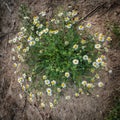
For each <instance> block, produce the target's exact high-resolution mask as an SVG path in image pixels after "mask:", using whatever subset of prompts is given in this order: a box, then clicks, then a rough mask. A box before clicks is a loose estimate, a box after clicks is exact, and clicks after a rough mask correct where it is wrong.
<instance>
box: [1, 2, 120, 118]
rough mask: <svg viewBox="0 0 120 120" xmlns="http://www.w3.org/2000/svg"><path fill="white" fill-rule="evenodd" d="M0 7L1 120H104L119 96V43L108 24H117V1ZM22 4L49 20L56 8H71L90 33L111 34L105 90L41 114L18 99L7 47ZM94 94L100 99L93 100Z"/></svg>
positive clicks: (119, 12) (119, 16)
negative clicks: (86, 23)
mask: <svg viewBox="0 0 120 120" xmlns="http://www.w3.org/2000/svg"><path fill="white" fill-rule="evenodd" d="M0 3H1V4H0V120H104V117H105V116H106V115H107V113H108V112H109V110H110V108H111V106H112V105H113V100H114V98H115V97H117V96H120V46H118V42H119V41H120V40H118V39H116V37H115V35H114V34H113V33H111V32H110V28H109V27H110V25H109V24H111V23H118V24H120V1H119V0H0ZM21 3H26V4H27V5H28V6H29V7H30V8H31V10H32V11H33V14H34V15H36V14H37V13H39V12H40V11H41V10H46V11H47V12H48V14H49V15H48V17H50V16H52V14H53V12H55V11H56V10H57V8H59V7H63V8H66V7H67V6H68V5H71V6H73V8H74V9H77V10H78V11H79V16H80V17H83V18H85V19H84V20H83V21H86V22H87V21H89V22H91V23H92V24H93V26H94V27H93V31H95V32H102V33H105V34H106V33H107V32H108V31H109V32H110V33H111V35H112V38H113V41H112V43H111V44H112V47H111V48H110V50H109V52H108V53H107V58H108V61H107V62H108V67H109V69H111V70H112V71H113V72H112V74H109V73H108V72H105V73H102V74H101V78H103V82H104V83H105V86H104V88H102V89H96V90H95V91H94V92H93V95H89V96H86V95H81V96H80V97H79V98H77V99H75V98H73V99H71V100H70V101H69V102H68V101H64V100H62V99H61V102H60V104H59V105H58V106H57V107H56V108H55V109H53V110H50V109H48V110H40V109H38V107H37V106H36V105H33V104H30V103H29V102H28V101H26V99H25V96H24V98H23V99H20V97H19V93H21V89H20V87H19V84H18V83H17V81H16V75H15V74H14V68H13V67H12V59H11V57H12V56H11V48H12V46H11V45H10V44H8V40H9V39H11V38H12V37H13V36H15V34H16V33H17V31H18V28H19V25H20V22H19V17H18V15H19V13H18V9H19V6H20V5H21ZM99 6H100V7H99ZM95 8H96V10H95ZM93 10H94V11H93ZM91 11H93V12H91ZM89 13H90V14H89ZM83 21H81V22H83ZM97 94H98V95H99V96H100V97H96V95H97Z"/></svg>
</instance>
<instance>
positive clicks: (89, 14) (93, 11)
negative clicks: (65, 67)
mask: <svg viewBox="0 0 120 120" xmlns="http://www.w3.org/2000/svg"><path fill="white" fill-rule="evenodd" d="M106 3H107V2H104V3H103V4H101V5H99V6H97V7H96V8H95V9H93V10H92V11H90V12H89V13H88V14H87V15H86V16H85V17H83V18H82V19H81V20H80V21H79V22H82V21H83V20H85V19H87V18H88V17H90V16H91V15H93V14H94V13H95V12H96V11H97V10H99V9H100V8H102V7H103V6H104V5H105V4H106Z"/></svg>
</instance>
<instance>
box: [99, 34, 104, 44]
mask: <svg viewBox="0 0 120 120" xmlns="http://www.w3.org/2000/svg"><path fill="white" fill-rule="evenodd" d="M98 40H99V41H101V42H104V40H105V37H104V35H103V34H102V33H100V34H99V36H98Z"/></svg>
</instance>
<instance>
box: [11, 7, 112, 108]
mask: <svg viewBox="0 0 120 120" xmlns="http://www.w3.org/2000/svg"><path fill="white" fill-rule="evenodd" d="M21 8H22V9H21V10H22V15H21V18H22V27H21V30H20V32H19V33H18V34H17V36H16V37H15V38H14V39H13V40H11V41H10V42H11V43H14V47H13V49H12V51H13V52H14V51H16V53H17V61H16V62H15V56H13V60H14V67H15V68H18V67H20V66H22V65H23V64H24V65H25V66H26V65H27V67H22V68H23V70H22V72H23V74H21V76H19V77H18V82H19V83H20V85H21V87H22V89H23V90H24V91H26V92H27V93H28V96H29V99H30V101H33V100H34V99H35V97H36V96H40V97H41V96H44V95H45V94H46V95H48V97H50V98H51V97H53V96H54V97H55V98H58V96H60V95H63V93H64V91H65V90H67V89H68V88H73V89H74V90H75V91H76V93H75V96H76V97H78V96H79V94H80V93H81V94H84V93H88V92H90V91H91V90H93V88H94V87H95V86H99V87H103V86H104V83H102V82H101V81H100V76H99V74H98V72H99V71H100V69H101V68H102V69H105V68H106V67H107V66H106V59H107V58H106V57H105V55H104V53H105V52H106V51H108V47H107V45H106V44H105V43H106V42H108V41H111V40H112V39H111V37H106V36H105V35H103V34H102V33H100V34H99V33H95V34H90V33H89V32H88V31H90V30H91V28H92V25H91V23H84V24H79V17H78V11H76V10H71V11H66V12H59V13H58V14H57V15H55V17H54V18H52V19H49V20H48V19H47V17H46V16H47V15H46V12H43V11H42V12H41V13H39V15H38V16H34V17H32V15H30V14H29V12H26V9H25V7H21ZM18 61H19V62H18ZM17 62H18V63H17ZM16 72H17V71H16ZM95 81H97V82H95ZM68 98H70V96H69V97H68V96H67V97H66V99H68ZM46 101H47V100H46ZM41 104H42V107H44V106H45V104H44V103H43V102H42V103H41ZM51 104H52V103H51ZM51 104H50V106H52V105H51Z"/></svg>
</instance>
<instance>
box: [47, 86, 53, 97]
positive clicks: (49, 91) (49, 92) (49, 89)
mask: <svg viewBox="0 0 120 120" xmlns="http://www.w3.org/2000/svg"><path fill="white" fill-rule="evenodd" d="M46 92H47V94H48V95H49V96H52V90H51V88H47V89H46Z"/></svg>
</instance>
